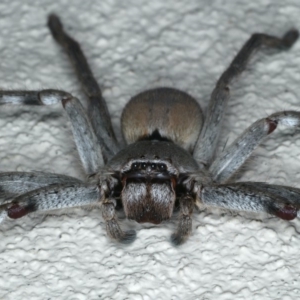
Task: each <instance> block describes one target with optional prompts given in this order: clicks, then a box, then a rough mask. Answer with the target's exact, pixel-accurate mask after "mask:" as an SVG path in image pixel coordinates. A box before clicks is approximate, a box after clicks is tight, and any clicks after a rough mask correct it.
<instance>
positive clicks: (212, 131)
mask: <svg viewBox="0 0 300 300" xmlns="http://www.w3.org/2000/svg"><path fill="white" fill-rule="evenodd" d="M298 36H299V33H298V31H297V30H295V29H292V30H290V31H288V32H287V33H286V34H285V35H284V36H283V37H282V38H277V37H274V36H270V35H266V34H261V33H256V34H253V35H252V36H251V37H250V39H249V40H248V41H247V42H246V44H245V45H244V46H243V47H242V49H241V50H240V52H239V53H238V54H237V55H236V57H235V58H234V60H233V61H232V63H231V64H230V66H229V68H228V69H227V70H226V71H225V72H224V73H223V74H222V76H221V77H220V79H219V80H218V82H217V84H216V87H215V89H214V90H213V92H212V95H211V99H210V103H209V106H208V110H207V112H206V119H205V121H204V125H203V129H202V131H201V134H200V136H199V139H198V141H197V143H196V146H195V149H194V157H195V158H196V159H197V161H198V162H199V163H201V164H203V165H204V166H205V167H209V165H210V164H211V162H212V159H213V157H214V154H215V150H216V146H217V143H218V137H219V134H220V130H221V125H222V119H223V115H224V113H225V109H226V104H227V100H228V98H229V88H228V85H230V83H231V82H232V80H233V79H235V78H236V77H237V76H238V75H240V74H241V72H242V71H243V70H244V69H245V68H246V66H247V64H248V61H249V59H250V57H251V56H252V54H253V53H254V52H255V51H256V50H258V49H259V48H261V47H263V46H265V47H269V48H275V49H279V50H286V49H289V48H290V47H291V46H292V45H293V44H294V43H295V41H296V40H297V39H298Z"/></svg>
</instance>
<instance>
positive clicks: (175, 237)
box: [171, 232, 187, 246]
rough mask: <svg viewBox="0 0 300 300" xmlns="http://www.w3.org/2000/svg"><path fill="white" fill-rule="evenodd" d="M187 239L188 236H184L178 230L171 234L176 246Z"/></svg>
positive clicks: (172, 241)
mask: <svg viewBox="0 0 300 300" xmlns="http://www.w3.org/2000/svg"><path fill="white" fill-rule="evenodd" d="M186 239H187V236H184V235H182V234H180V233H178V232H176V233H173V234H172V235H171V243H172V244H173V245H174V246H179V245H182V244H183V243H184V242H185V241H186Z"/></svg>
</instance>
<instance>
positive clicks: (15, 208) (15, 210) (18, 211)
mask: <svg viewBox="0 0 300 300" xmlns="http://www.w3.org/2000/svg"><path fill="white" fill-rule="evenodd" d="M30 212H31V210H30V209H28V208H27V207H24V206H20V205H19V204H18V203H14V204H13V205H12V206H11V207H9V208H8V209H7V215H8V217H9V218H11V219H19V218H22V217H24V216H26V215H27V214H29V213H30Z"/></svg>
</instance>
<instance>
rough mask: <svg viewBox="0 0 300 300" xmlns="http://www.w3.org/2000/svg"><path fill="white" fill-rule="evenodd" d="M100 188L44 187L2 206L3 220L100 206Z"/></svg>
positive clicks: (84, 186)
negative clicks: (36, 213)
mask: <svg viewBox="0 0 300 300" xmlns="http://www.w3.org/2000/svg"><path fill="white" fill-rule="evenodd" d="M100 196H101V195H99V191H98V188H97V187H95V186H92V185H90V184H85V183H65V184H54V185H50V186H46V187H42V188H39V189H36V190H33V191H30V192H28V193H25V194H23V195H20V196H18V197H16V198H14V199H13V200H12V201H11V202H9V203H5V204H2V205H0V215H1V218H2V219H4V218H5V217H9V218H11V219H18V218H21V217H23V216H25V215H27V214H29V213H31V212H34V211H50V210H55V209H62V208H70V207H80V206H88V205H99V203H100V202H99V199H100V198H101V197H100Z"/></svg>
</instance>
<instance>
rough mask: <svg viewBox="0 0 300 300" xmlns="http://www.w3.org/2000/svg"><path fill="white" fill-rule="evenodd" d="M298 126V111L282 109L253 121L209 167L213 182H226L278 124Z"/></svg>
mask: <svg viewBox="0 0 300 300" xmlns="http://www.w3.org/2000/svg"><path fill="white" fill-rule="evenodd" d="M282 125H285V126H289V127H295V128H299V127H300V112H296V111H283V112H277V113H274V114H272V115H270V116H269V117H267V118H264V119H261V120H258V121H256V122H255V123H253V124H252V125H251V126H250V127H249V128H247V129H246V130H245V131H244V133H242V134H241V136H239V137H238V138H237V139H236V140H235V141H234V142H233V143H232V144H231V145H230V146H229V147H228V148H227V149H226V150H225V151H224V153H222V155H220V157H219V158H217V159H216V160H215V161H214V162H213V164H212V165H211V167H210V169H209V170H210V172H211V174H212V178H213V180H214V181H215V182H218V183H223V182H226V181H227V180H228V179H229V178H230V177H231V176H232V175H233V174H234V173H235V172H236V171H237V170H238V169H239V168H240V167H241V166H242V165H243V163H244V162H245V161H246V160H247V158H248V157H249V156H250V155H251V153H252V152H253V150H254V149H255V148H256V147H257V146H258V145H259V144H260V143H261V142H263V141H264V139H265V138H266V137H267V136H268V135H269V134H271V133H272V132H273V131H274V130H275V129H276V128H277V127H278V126H282Z"/></svg>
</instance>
